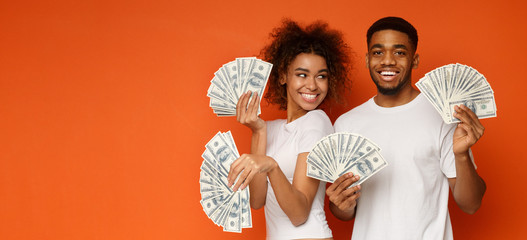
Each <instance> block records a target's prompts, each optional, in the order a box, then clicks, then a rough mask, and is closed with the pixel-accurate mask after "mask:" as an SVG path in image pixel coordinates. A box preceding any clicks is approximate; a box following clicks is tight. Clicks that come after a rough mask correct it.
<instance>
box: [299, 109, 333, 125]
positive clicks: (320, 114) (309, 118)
mask: <svg viewBox="0 0 527 240" xmlns="http://www.w3.org/2000/svg"><path fill="white" fill-rule="evenodd" d="M313 124H324V125H327V124H329V125H331V120H330V119H329V117H328V115H327V114H326V113H325V112H324V111H322V110H320V109H317V110H313V111H309V112H308V113H306V117H305V120H304V121H303V125H313ZM315 127H316V126H315Z"/></svg>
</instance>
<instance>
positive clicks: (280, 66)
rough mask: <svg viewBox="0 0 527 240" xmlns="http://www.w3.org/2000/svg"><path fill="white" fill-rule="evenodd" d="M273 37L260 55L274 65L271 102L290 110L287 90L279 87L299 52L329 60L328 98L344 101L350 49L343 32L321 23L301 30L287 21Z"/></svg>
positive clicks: (348, 77)
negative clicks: (282, 77) (281, 78)
mask: <svg viewBox="0 0 527 240" xmlns="http://www.w3.org/2000/svg"><path fill="white" fill-rule="evenodd" d="M270 38H271V40H272V42H271V43H270V44H269V45H267V46H266V47H264V48H263V49H262V51H261V53H260V55H261V56H262V57H263V58H264V60H265V61H268V62H270V63H272V64H273V69H272V70H271V74H270V76H269V88H268V91H267V93H266V94H265V98H266V100H267V101H268V102H269V103H274V104H278V105H279V106H280V109H282V110H285V109H286V108H287V90H286V86H285V85H281V84H280V77H281V76H284V75H286V74H287V70H288V67H289V65H290V64H291V62H292V61H293V60H294V59H295V58H296V56H297V55H298V54H300V53H313V54H316V55H319V56H321V57H323V58H324V59H325V60H326V65H327V67H328V87H329V88H328V94H327V96H326V99H329V100H333V101H335V102H337V103H340V102H342V100H343V97H342V95H343V93H344V92H345V91H346V90H348V89H349V88H350V84H351V79H350V74H349V70H350V69H351V58H350V54H351V48H350V47H349V46H348V45H347V44H346V43H345V42H344V40H343V37H342V33H341V32H340V31H337V30H334V29H329V27H328V24H327V23H325V22H322V21H316V22H314V23H312V24H310V25H308V26H306V27H305V28H302V27H300V26H299V25H298V23H296V22H294V21H292V20H290V19H284V20H283V21H282V25H281V26H280V27H277V28H275V29H273V31H272V32H271V34H270ZM326 99H324V102H326ZM324 102H323V104H324Z"/></svg>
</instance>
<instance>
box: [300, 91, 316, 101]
mask: <svg viewBox="0 0 527 240" xmlns="http://www.w3.org/2000/svg"><path fill="white" fill-rule="evenodd" d="M301 95H302V98H303V99H304V100H306V101H308V102H313V101H315V99H316V98H317V96H318V94H308V93H302V94H301Z"/></svg>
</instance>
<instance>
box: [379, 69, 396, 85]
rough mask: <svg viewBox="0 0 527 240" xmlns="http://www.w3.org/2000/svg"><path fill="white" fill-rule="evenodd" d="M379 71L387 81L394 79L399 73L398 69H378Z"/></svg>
mask: <svg viewBox="0 0 527 240" xmlns="http://www.w3.org/2000/svg"><path fill="white" fill-rule="evenodd" d="M377 73H378V74H379V75H381V79H382V80H383V81H386V82H390V81H393V80H394V79H395V77H396V76H397V75H398V74H399V72H398V71H387V70H382V71H378V72H377Z"/></svg>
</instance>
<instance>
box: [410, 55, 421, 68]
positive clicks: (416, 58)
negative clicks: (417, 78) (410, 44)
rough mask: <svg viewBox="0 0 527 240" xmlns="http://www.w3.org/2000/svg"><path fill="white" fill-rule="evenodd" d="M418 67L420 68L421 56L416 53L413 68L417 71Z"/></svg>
mask: <svg viewBox="0 0 527 240" xmlns="http://www.w3.org/2000/svg"><path fill="white" fill-rule="evenodd" d="M418 66H419V54H417V53H416V54H415V55H414V59H413V61H412V68H413V69H417V67H418Z"/></svg>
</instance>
